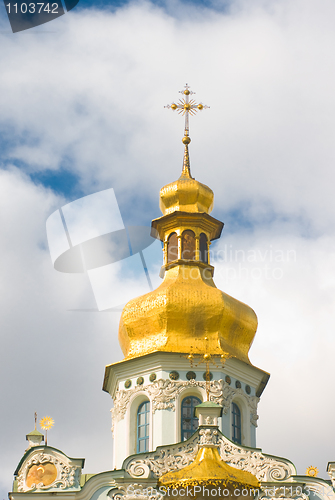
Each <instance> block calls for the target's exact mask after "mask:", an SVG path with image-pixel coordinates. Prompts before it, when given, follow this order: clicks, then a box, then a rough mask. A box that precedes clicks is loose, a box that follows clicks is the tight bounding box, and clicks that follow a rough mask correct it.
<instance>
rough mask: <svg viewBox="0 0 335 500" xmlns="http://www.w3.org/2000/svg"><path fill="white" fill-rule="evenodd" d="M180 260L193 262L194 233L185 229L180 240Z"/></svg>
mask: <svg viewBox="0 0 335 500" xmlns="http://www.w3.org/2000/svg"><path fill="white" fill-rule="evenodd" d="M181 258H182V259H188V260H195V236H194V232H193V231H190V230H189V229H187V230H186V231H184V232H183V234H182V238H181Z"/></svg>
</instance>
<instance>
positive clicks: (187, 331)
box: [119, 133, 257, 363]
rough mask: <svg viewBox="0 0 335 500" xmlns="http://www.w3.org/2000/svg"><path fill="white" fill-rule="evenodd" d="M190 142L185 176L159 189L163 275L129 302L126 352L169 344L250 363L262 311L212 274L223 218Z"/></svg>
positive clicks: (157, 228) (123, 331)
mask: <svg viewBox="0 0 335 500" xmlns="http://www.w3.org/2000/svg"><path fill="white" fill-rule="evenodd" d="M185 137H186V138H188V136H187V134H186V133H185ZM185 137H184V138H185ZM188 144H189V141H188V140H187V141H184V146H185V153H184V162H183V171H182V175H181V177H180V178H179V179H178V180H177V181H175V182H173V183H172V184H168V185H167V186H165V187H164V188H162V190H161V192H160V206H161V209H162V212H163V216H162V217H160V218H158V219H155V220H154V221H152V228H153V233H154V234H155V237H158V238H159V239H160V240H161V241H163V243H164V249H163V255H164V264H163V266H162V270H161V276H162V277H164V280H163V283H162V284H161V285H160V286H159V287H158V288H157V289H156V290H154V291H153V292H150V293H147V294H146V295H143V296H141V297H138V298H136V299H133V300H131V301H130V302H128V303H127V304H126V306H125V307H124V309H123V311H122V315H121V320H120V327H119V342H120V345H121V348H122V351H123V353H124V355H125V356H126V358H127V359H129V358H134V357H137V356H143V355H145V354H149V353H152V352H155V351H164V352H179V353H192V352H194V353H198V354H206V353H207V354H212V355H218V356H222V359H225V358H226V357H236V358H238V359H240V360H241V361H244V362H246V363H250V361H249V358H248V352H249V349H250V347H251V344H252V342H253V339H254V337H255V334H256V330H257V317H256V314H255V313H254V311H253V310H252V309H251V308H250V307H248V306H247V305H246V304H243V303H242V302H240V301H238V300H236V299H234V298H232V297H230V296H229V295H227V294H226V293H224V292H221V291H220V290H218V289H217V288H216V286H215V284H214V281H213V279H212V276H213V271H214V269H213V267H212V266H210V264H209V245H210V241H211V240H214V239H217V238H219V237H220V235H221V231H222V228H223V223H222V222H220V221H218V220H216V219H214V218H213V217H212V216H211V215H209V212H210V211H211V209H212V207H213V198H214V195H213V191H212V190H211V189H210V188H209V187H207V186H205V185H204V184H201V183H200V182H198V181H196V180H195V179H193V178H192V177H191V173H190V161H189V153H188Z"/></svg>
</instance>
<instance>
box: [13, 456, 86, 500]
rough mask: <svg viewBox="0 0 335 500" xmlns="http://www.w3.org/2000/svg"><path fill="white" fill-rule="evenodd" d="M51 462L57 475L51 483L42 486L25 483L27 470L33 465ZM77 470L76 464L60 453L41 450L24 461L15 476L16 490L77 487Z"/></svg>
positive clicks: (40, 484)
mask: <svg viewBox="0 0 335 500" xmlns="http://www.w3.org/2000/svg"><path fill="white" fill-rule="evenodd" d="M66 462H67V463H66ZM45 463H52V464H54V465H55V467H56V469H57V477H56V479H55V481H54V482H53V483H52V484H49V485H48V486H44V484H43V483H39V484H32V485H31V487H28V486H27V485H26V477H27V472H28V470H29V469H30V467H31V466H33V465H38V464H45ZM79 471H80V467H79V466H78V465H70V463H69V462H68V461H67V460H66V457H61V455H58V454H57V455H56V454H55V455H51V454H46V453H43V452H40V453H36V454H35V455H34V456H33V457H31V458H30V460H27V461H26V462H24V464H23V466H22V467H21V469H20V471H19V474H18V477H17V487H18V491H35V490H38V491H43V490H48V489H50V488H60V489H62V490H64V489H66V488H79Z"/></svg>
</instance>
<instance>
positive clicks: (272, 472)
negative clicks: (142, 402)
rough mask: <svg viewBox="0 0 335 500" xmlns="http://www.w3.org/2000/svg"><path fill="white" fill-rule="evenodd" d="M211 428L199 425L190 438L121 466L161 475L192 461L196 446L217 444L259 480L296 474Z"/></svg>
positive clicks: (138, 472)
mask: <svg viewBox="0 0 335 500" xmlns="http://www.w3.org/2000/svg"><path fill="white" fill-rule="evenodd" d="M207 431H210V432H213V428H200V429H198V431H197V433H196V434H195V435H194V437H192V439H191V440H188V441H185V443H180V444H178V445H174V446H169V447H164V448H158V450H157V451H155V452H151V453H147V454H142V455H140V456H141V458H133V459H131V458H130V459H127V460H126V461H125V462H124V464H123V466H122V467H123V468H124V469H126V471H127V473H128V474H129V475H130V476H132V477H149V475H153V476H155V477H160V476H162V475H163V474H165V473H166V472H169V471H172V470H177V469H182V468H183V467H185V466H186V465H189V464H190V463H191V462H193V460H194V458H195V456H196V453H197V451H198V446H199V444H200V445H202V446H203V445H206V444H207V445H212V446H213V445H214V446H215V444H216V443H217V445H218V446H219V450H220V455H221V457H222V459H223V460H224V461H225V462H226V463H227V464H228V465H231V466H232V467H235V468H236V469H241V470H245V471H248V472H251V473H252V474H254V475H255V476H256V477H257V479H258V480H259V481H283V480H287V479H288V478H289V477H290V476H291V475H294V474H295V469H294V467H293V465H292V464H290V463H289V462H286V461H284V460H278V459H275V458H272V457H268V456H266V455H263V453H261V452H260V451H252V450H250V449H248V448H243V447H241V446H238V445H236V444H234V443H232V442H231V441H229V440H228V439H227V438H226V437H225V436H223V434H222V433H221V432H220V431H218V430H215V432H216V434H215V435H213V434H211V435H210V434H209V433H208V432H207Z"/></svg>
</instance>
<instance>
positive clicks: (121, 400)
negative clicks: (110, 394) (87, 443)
mask: <svg viewBox="0 0 335 500" xmlns="http://www.w3.org/2000/svg"><path fill="white" fill-rule="evenodd" d="M187 387H200V388H202V389H205V388H206V382H203V381H200V380H194V379H191V380H186V381H179V380H169V379H167V380H163V379H159V380H156V381H155V382H153V383H152V384H148V385H146V386H136V387H133V388H132V389H128V390H124V389H122V390H119V391H117V393H116V395H115V398H114V408H112V409H111V412H112V422H113V423H112V430H113V431H114V425H115V422H118V421H120V420H122V419H123V418H124V416H125V414H126V411H127V407H128V405H129V401H130V399H131V398H132V396H133V395H134V394H136V393H137V392H145V393H146V394H147V395H148V397H150V399H151V403H152V412H153V413H155V412H156V411H157V410H166V409H171V410H172V411H175V409H176V398H177V396H178V395H179V394H180V393H181V392H182V390H183V389H185V388H187ZM209 395H210V401H213V402H215V403H218V404H219V405H221V406H222V407H223V412H224V413H225V414H226V413H227V412H228V410H229V409H230V405H231V402H232V400H233V398H234V397H235V396H236V395H238V396H239V397H241V398H243V400H244V401H245V402H246V403H247V405H248V407H249V410H250V421H251V423H252V424H253V425H254V426H255V427H257V420H258V415H257V405H258V402H259V398H258V397H257V396H248V395H247V394H245V392H244V391H243V389H241V388H240V389H236V388H233V387H230V385H229V384H227V383H226V382H225V381H224V380H213V381H211V383H210V393H209Z"/></svg>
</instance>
